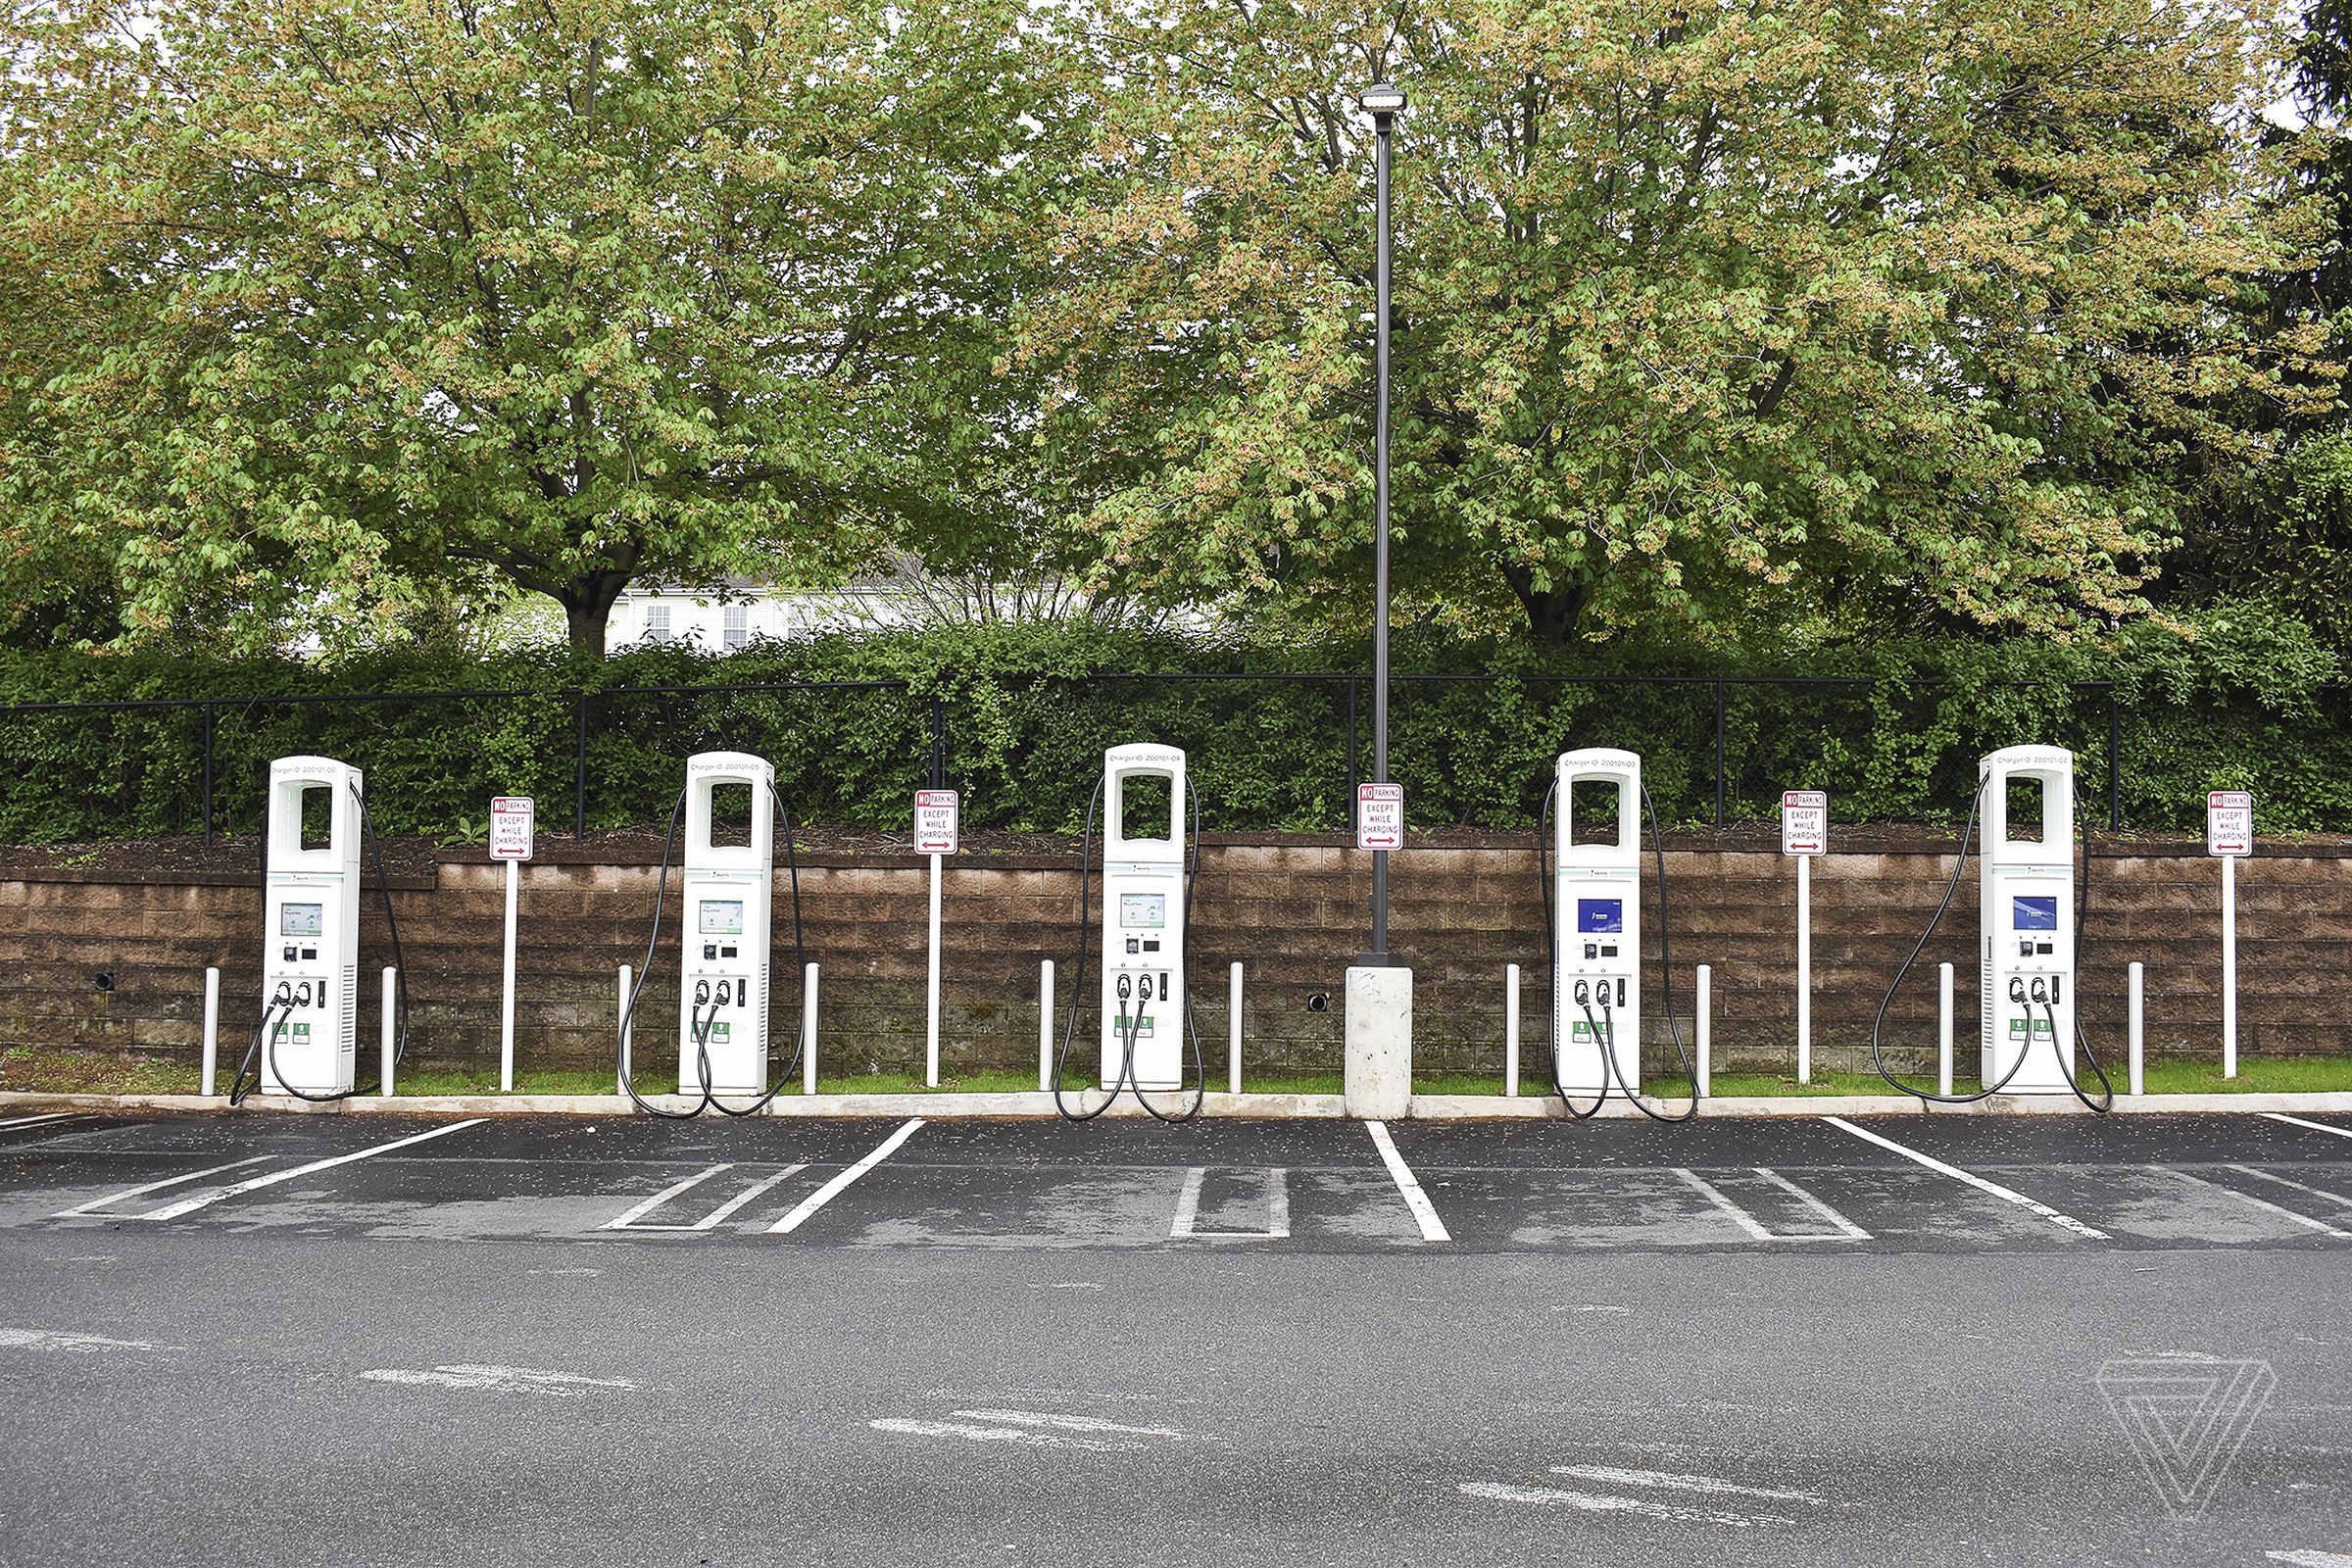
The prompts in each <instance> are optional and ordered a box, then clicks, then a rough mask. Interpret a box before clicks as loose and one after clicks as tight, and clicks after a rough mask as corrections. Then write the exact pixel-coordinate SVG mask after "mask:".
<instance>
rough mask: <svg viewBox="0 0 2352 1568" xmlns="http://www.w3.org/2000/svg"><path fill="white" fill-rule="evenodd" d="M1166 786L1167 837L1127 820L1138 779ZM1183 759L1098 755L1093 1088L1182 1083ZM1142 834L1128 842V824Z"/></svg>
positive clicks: (1168, 750) (1162, 752) (1167, 749)
mask: <svg viewBox="0 0 2352 1568" xmlns="http://www.w3.org/2000/svg"><path fill="white" fill-rule="evenodd" d="M1145 778H1164V779H1166V780H1167V781H1168V821H1167V833H1166V835H1165V836H1164V837H1163V836H1160V835H1159V834H1158V833H1156V832H1155V831H1152V830H1154V829H1156V828H1157V826H1158V825H1159V824H1158V823H1156V822H1150V823H1143V822H1138V823H1131V822H1130V821H1129V820H1128V813H1127V796H1128V789H1129V786H1130V785H1131V784H1133V783H1134V782H1135V781H1137V780H1139V779H1145ZM1188 789H1189V786H1188V785H1187V783H1186V780H1185V769H1184V753H1183V751H1182V750H1181V749H1180V748H1177V747H1174V746H1154V745H1151V744H1140V745H1131V746H1114V747H1112V748H1110V750H1108V751H1106V752H1104V753H1103V990H1102V1004H1103V1091H1104V1092H1105V1093H1106V1094H1116V1093H1117V1092H1118V1090H1119V1089H1120V1088H1121V1087H1126V1088H1131V1089H1137V1090H1172V1089H1179V1088H1182V1087H1183V1083H1184V1050H1183V1048H1184V1040H1185V1024H1186V1018H1187V1013H1186V1011H1185V995H1184V939H1185V864H1184V859H1185V855H1184V847H1185V833H1184V822H1185V809H1186V805H1187V802H1188V800H1189V795H1188V793H1187V792H1188ZM1131 826H1132V827H1137V828H1140V829H1144V830H1145V831H1144V832H1143V833H1142V834H1141V836H1136V837H1130V836H1129V832H1128V830H1129V828H1130V827H1131Z"/></svg>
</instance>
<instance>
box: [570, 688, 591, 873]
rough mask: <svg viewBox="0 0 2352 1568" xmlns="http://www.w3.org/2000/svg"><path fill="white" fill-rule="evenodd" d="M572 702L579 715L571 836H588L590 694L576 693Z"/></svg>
mask: <svg viewBox="0 0 2352 1568" xmlns="http://www.w3.org/2000/svg"><path fill="white" fill-rule="evenodd" d="M571 696H572V702H573V704H574V706H575V710H576V711H577V714H578V723H577V725H576V727H575V730H574V737H573V744H572V753H571V836H572V837H573V838H575V839H584V838H586V837H587V836H588V693H587V692H586V691H585V690H584V689H583V690H578V691H574V692H573V693H572V694H571Z"/></svg>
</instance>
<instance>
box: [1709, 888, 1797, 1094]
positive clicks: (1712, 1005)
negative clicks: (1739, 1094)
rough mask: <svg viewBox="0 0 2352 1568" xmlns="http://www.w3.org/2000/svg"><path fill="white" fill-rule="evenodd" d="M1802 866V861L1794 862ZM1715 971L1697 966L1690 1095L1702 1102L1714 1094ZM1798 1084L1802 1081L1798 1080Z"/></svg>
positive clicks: (1711, 967) (1711, 968)
mask: <svg viewBox="0 0 2352 1568" xmlns="http://www.w3.org/2000/svg"><path fill="white" fill-rule="evenodd" d="M1796 863H1797V864H1798V865H1800V866H1801V865H1803V864H1804V863H1805V862H1804V861H1803V860H1801V859H1800V860H1798V861H1797V862H1796ZM1714 1025H1715V970H1714V967H1713V966H1712V965H1711V964H1704V963H1702V964H1700V965H1699V966H1698V1060H1697V1061H1696V1062H1695V1063H1694V1064H1693V1068H1694V1070H1693V1073H1692V1082H1691V1093H1692V1094H1694V1095H1696V1096H1697V1097H1698V1098H1699V1099H1701V1100H1704V1099H1706V1098H1707V1097H1708V1096H1709V1095H1711V1094H1713V1093H1714V1092H1715V1089H1714V1084H1715V1028H1714ZM1798 1081H1799V1082H1800V1083H1801V1082H1803V1081H1804V1080H1802V1079H1799V1080H1798Z"/></svg>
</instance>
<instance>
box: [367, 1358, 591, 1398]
mask: <svg viewBox="0 0 2352 1568" xmlns="http://www.w3.org/2000/svg"><path fill="white" fill-rule="evenodd" d="M360 1376H361V1378H363V1379H364V1380H366V1381H367V1382H369V1383H405V1384H408V1385H410V1386H411V1387H422V1388H442V1389H488V1390H491V1391H493V1392H494V1393H499V1394H552V1395H555V1396H556V1397H558V1398H564V1399H576V1398H578V1397H580V1396H581V1395H583V1394H586V1393H587V1392H588V1391H589V1390H591V1389H632V1390H633V1389H635V1388H636V1387H637V1385H636V1384H634V1383H631V1382H630V1381H629V1380H628V1379H627V1378H589V1377H582V1376H580V1375H579V1374H578V1373H576V1372H549V1371H544V1370H542V1369H540V1368H538V1367H528V1366H468V1365H459V1366H437V1367H434V1368H433V1369H432V1370H431V1371H429V1372H417V1371H412V1370H410V1369H408V1368H406V1367H388V1366H379V1367H375V1368H373V1369H371V1370H369V1371H366V1372H363V1373H361V1374H360Z"/></svg>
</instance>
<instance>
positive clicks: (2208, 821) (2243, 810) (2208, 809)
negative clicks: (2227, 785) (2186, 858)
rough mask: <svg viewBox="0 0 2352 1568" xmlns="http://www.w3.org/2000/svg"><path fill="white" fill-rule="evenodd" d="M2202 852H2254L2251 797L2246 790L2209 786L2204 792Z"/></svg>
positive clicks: (2246, 853)
mask: <svg viewBox="0 0 2352 1568" xmlns="http://www.w3.org/2000/svg"><path fill="white" fill-rule="evenodd" d="M2205 853H2206V854H2207V855H2229V856H2247V855H2252V854H2253V853H2254V797H2253V796H2252V795H2251V794H2250V793H2248V792H2247V791H2245V790H2209V791H2207V792H2206V796H2205Z"/></svg>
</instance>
